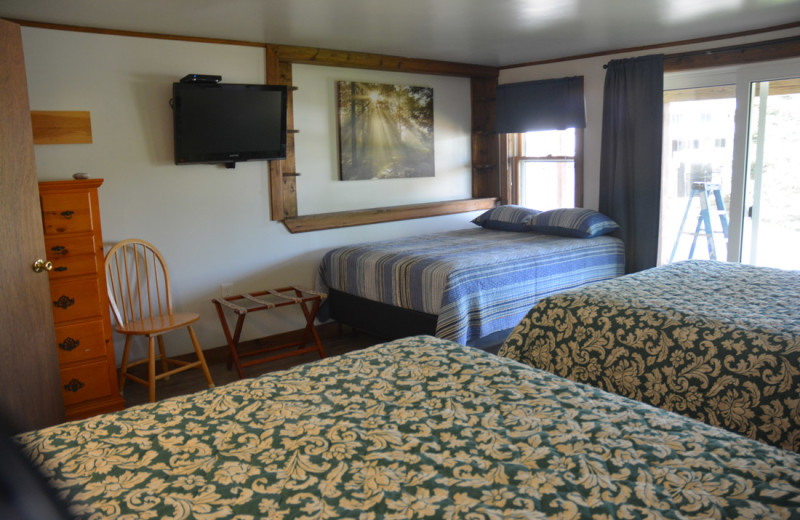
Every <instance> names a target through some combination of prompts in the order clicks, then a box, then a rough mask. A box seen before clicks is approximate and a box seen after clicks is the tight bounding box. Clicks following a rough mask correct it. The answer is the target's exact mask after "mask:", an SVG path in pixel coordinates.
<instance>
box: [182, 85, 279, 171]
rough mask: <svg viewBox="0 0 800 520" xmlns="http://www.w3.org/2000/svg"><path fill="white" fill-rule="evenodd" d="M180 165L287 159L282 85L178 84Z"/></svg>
mask: <svg viewBox="0 0 800 520" xmlns="http://www.w3.org/2000/svg"><path fill="white" fill-rule="evenodd" d="M172 96H173V98H172V99H173V106H172V109H173V116H174V117H173V119H174V130H175V164H190V163H236V162H239V161H248V160H253V159H285V158H286V96H287V89H286V87H285V86H282V85H240V84H233V83H173V85H172Z"/></svg>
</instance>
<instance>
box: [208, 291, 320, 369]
mask: <svg viewBox="0 0 800 520" xmlns="http://www.w3.org/2000/svg"><path fill="white" fill-rule="evenodd" d="M325 297H326V295H325V294H322V293H318V292H315V291H311V290H309V289H303V288H300V287H295V286H288V287H282V288H280V289H267V290H265V291H258V292H253V293H246V294H238V295H235V296H226V297H224V298H214V299H213V302H214V305H215V306H216V308H217V314H218V315H219V321H220V323H221V324H222V330H223V332H224V333H225V339H226V341H227V342H228V349H229V352H228V369H230V368H231V365H235V366H236V372H237V374H238V375H239V379H243V378H244V371H243V368H244V367H248V366H253V365H258V364H261V363H269V362H271V361H277V360H279V359H283V358H287V357H291V356H300V355H303V354H307V353H309V352H314V351H317V352H319V355H320V357H323V358H324V357H325V349H324V348H323V347H322V342H321V341H320V338H319V334H317V329H316V328H315V327H314V319H316V317H317V311H319V306H320V305H321V304H322V299H323V298H325ZM234 302H236V303H234ZM242 303H243V304H244V305H242ZM287 305H299V306H300V308H301V309H302V311H303V315H304V316H305V318H306V326H305V329H303V335H302V337H301V338H300V340H299V341H292V342H289V343H284V344H281V345H274V346H270V347H266V348H263V349H259V350H254V351H250V352H239V339H240V337H241V334H242V326H243V325H244V319H245V317H246V316H247V315H248V314H250V313H252V312H257V311H263V310H269V309H276V308H278V307H285V306H287ZM224 309H228V310H230V311H233V312H234V313H235V314H236V316H237V318H236V325H235V328H234V331H233V335H231V330H230V327H229V325H228V319H227V318H226V317H225V312H224ZM309 339H313V343H314V344H313V345H311V346H308V347H306V343H308V341H309ZM290 347H299V348H298V349H295V350H290V351H286V352H281V353H278V354H274V355H271V356H266V357H261V358H259V359H253V360H250V361H242V360H241V359H240V358H244V357H251V356H257V355H260V354H265V353H268V352H272V351H276V350H283V349H287V348H290Z"/></svg>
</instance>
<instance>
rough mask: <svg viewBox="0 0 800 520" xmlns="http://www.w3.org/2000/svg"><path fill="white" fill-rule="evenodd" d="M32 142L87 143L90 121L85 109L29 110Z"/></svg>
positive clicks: (90, 131) (89, 138) (88, 140)
mask: <svg viewBox="0 0 800 520" xmlns="http://www.w3.org/2000/svg"><path fill="white" fill-rule="evenodd" d="M31 124H32V125H33V144H89V143H91V142H92V121H91V117H90V114H89V112H85V111H63V110H62V111H53V110H50V111H44V110H31Z"/></svg>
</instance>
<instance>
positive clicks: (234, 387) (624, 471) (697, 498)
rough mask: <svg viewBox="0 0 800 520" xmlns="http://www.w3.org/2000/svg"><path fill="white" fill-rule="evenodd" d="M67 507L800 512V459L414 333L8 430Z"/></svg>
mask: <svg viewBox="0 0 800 520" xmlns="http://www.w3.org/2000/svg"><path fill="white" fill-rule="evenodd" d="M15 440H16V442H17V443H18V444H19V445H20V446H21V447H22V449H23V451H24V453H25V455H26V456H27V457H28V458H29V459H30V460H32V461H33V462H34V464H35V465H36V466H37V467H38V468H40V469H41V470H42V471H43V472H44V474H45V475H46V476H47V478H48V479H49V481H50V483H51V484H52V485H53V486H55V488H56V489H57V490H58V492H59V494H60V495H61V496H62V497H63V498H64V499H65V500H67V501H68V502H69V503H70V504H71V511H72V513H74V514H75V515H76V516H77V517H79V518H92V519H99V518H112V517H113V518H157V519H162V518H170V519H182V518H199V519H218V518H236V519H253V518H269V519H276V520H277V519H312V518H313V519H320V518H351V519H359V520H374V519H383V518H386V519H420V518H437V519H453V518H465V519H467V518H468V519H487V520H488V519H501V518H510V519H523V518H524V519H538V518H546V517H553V518H606V519H608V518H723V517H724V518H742V519H752V518H790V517H795V518H797V517H800V455H798V454H796V453H793V452H789V451H786V450H781V449H778V448H775V447H772V446H768V445H766V444H763V443H760V442H756V441H752V440H749V439H745V438H743V437H741V436H739V435H736V434H734V433H731V432H729V431H726V430H723V429H719V428H715V427H712V426H709V425H706V424H703V423H700V422H696V421H693V420H690V419H687V418H684V417H681V416H679V415H676V414H672V413H668V412H665V411H664V410H660V409H658V408H654V407H651V406H648V405H645V404H642V403H638V402H636V401H633V400H630V399H627V398H624V397H621V396H617V395H613V394H610V393H606V392H604V391H602V390H599V389H596V388H593V387H591V386H587V385H581V384H577V383H573V382H571V381H568V380H565V379H562V378H560V377H557V376H554V375H553V374H550V373H547V372H544V371H540V370H537V369H534V368H531V367H529V366H527V365H524V364H521V363H517V362H515V361H512V360H509V359H506V358H502V357H498V356H495V355H492V354H488V353H485V352H483V351H480V350H477V349H473V348H469V347H464V346H462V345H459V344H456V343H452V342H449V341H446V340H442V339H437V338H433V337H428V336H417V337H412V338H406V339H402V340H397V341H394V342H391V343H386V344H382V345H377V346H375V347H371V348H369V349H365V350H363V351H358V352H354V353H351V354H347V355H344V356H340V357H334V358H327V359H324V360H321V361H319V362H315V363H311V364H308V365H304V366H300V367H296V368H294V369H292V370H288V371H285V372H276V373H270V374H266V375H263V376H261V377H258V378H255V379H249V380H242V381H238V382H235V383H232V384H229V385H226V386H223V387H219V388H215V389H212V390H208V391H204V392H200V393H198V394H194V395H191V396H185V397H179V398H173V399H168V400H165V401H162V402H158V403H154V404H148V405H143V406H138V407H134V408H130V409H127V410H123V411H120V412H116V413H112V414H107V415H102V416H98V417H93V418H90V419H86V420H82V421H78V422H72V423H66V424H63V425H59V426H55V427H51V428H47V429H42V430H38V431H32V432H28V433H24V434H21V435H19V436H17V437H16V438H15Z"/></svg>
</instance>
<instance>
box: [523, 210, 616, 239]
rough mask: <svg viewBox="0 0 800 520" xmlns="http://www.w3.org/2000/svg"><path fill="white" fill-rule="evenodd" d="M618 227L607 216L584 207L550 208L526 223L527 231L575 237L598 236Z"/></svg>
mask: <svg viewBox="0 0 800 520" xmlns="http://www.w3.org/2000/svg"><path fill="white" fill-rule="evenodd" d="M618 228H619V226H618V225H617V223H616V222H614V221H613V220H611V219H610V218H608V217H607V216H605V215H603V214H602V213H598V212H597V211H595V210H593V209H585V208H561V209H551V210H550V211H544V212H542V213H539V214H538V215H536V216H534V217H533V218H532V219H531V220H530V223H529V224H528V230H529V231H538V232H540V233H547V234H548V235H560V236H565V237H577V238H592V237H599V236H600V235H605V234H606V233H610V232H612V231H614V230H615V229H618Z"/></svg>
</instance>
